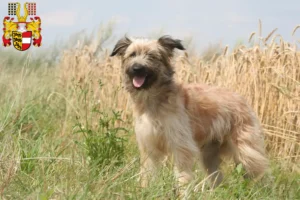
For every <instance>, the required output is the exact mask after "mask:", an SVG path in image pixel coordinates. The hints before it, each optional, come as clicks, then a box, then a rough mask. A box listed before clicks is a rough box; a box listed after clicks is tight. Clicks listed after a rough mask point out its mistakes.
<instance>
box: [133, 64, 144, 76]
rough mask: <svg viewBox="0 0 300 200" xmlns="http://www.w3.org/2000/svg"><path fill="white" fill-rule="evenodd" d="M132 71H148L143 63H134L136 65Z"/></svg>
mask: <svg viewBox="0 0 300 200" xmlns="http://www.w3.org/2000/svg"><path fill="white" fill-rule="evenodd" d="M132 71H133V72H134V73H138V74H140V73H145V72H146V67H145V66H143V65H140V64H134V65H133V66H132Z"/></svg>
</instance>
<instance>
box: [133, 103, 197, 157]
mask: <svg viewBox="0 0 300 200" xmlns="http://www.w3.org/2000/svg"><path fill="white" fill-rule="evenodd" d="M135 132H136V138H137V141H138V142H139V143H142V144H143V146H144V147H147V148H148V149H150V150H152V149H154V148H157V144H160V145H161V146H162V143H164V144H163V146H164V147H165V150H166V151H167V152H170V151H171V152H173V151H174V149H175V148H179V149H190V150H191V149H192V151H193V152H198V148H197V146H196V144H195V141H194V139H193V133H192V129H191V125H190V122H189V118H188V115H187V114H186V112H185V110H184V109H179V111H178V112H177V113H170V114H167V115H162V116H161V117H157V118H152V117H151V116H149V115H148V114H147V113H144V114H143V115H140V116H139V117H137V118H136V124H135Z"/></svg>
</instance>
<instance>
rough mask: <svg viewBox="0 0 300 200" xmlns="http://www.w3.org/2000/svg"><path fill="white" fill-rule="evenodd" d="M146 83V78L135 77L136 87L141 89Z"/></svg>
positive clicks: (134, 83) (133, 81)
mask: <svg viewBox="0 0 300 200" xmlns="http://www.w3.org/2000/svg"><path fill="white" fill-rule="evenodd" d="M144 82H145V77H144V76H135V77H133V80H132V83H133V85H134V87H136V88H139V87H141V86H142V85H143V84H144Z"/></svg>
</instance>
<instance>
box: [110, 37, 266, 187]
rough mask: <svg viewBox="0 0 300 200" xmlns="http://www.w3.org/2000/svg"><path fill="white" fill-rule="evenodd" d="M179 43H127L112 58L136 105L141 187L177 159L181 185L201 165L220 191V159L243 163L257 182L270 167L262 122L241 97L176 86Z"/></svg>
mask: <svg viewBox="0 0 300 200" xmlns="http://www.w3.org/2000/svg"><path fill="white" fill-rule="evenodd" d="M175 48H177V49H180V50H184V47H183V46H182V44H181V41H180V40H175V39H172V38H171V37H169V36H163V37H161V38H159V39H158V40H147V39H129V38H127V37H124V38H122V39H120V40H119V41H118V43H117V44H116V45H115V47H114V50H113V52H112V54H111V56H115V55H119V56H121V58H122V69H123V70H124V76H125V77H124V78H125V86H126V90H127V91H128V92H129V93H130V95H131V98H132V100H133V102H134V113H135V118H136V123H135V132H136V138H137V142H138V146H139V150H140V154H141V181H142V182H141V184H142V186H144V187H145V186H147V184H148V181H149V177H151V176H152V175H151V172H153V170H154V169H156V168H157V167H158V166H159V164H160V163H161V162H162V161H163V160H164V158H165V157H166V156H170V155H172V156H173V158H174V163H175V172H176V175H177V177H178V180H179V182H180V183H187V182H189V181H190V180H191V179H192V178H193V172H192V168H193V164H194V161H195V160H198V159H200V160H201V161H202V164H203V166H204V168H205V170H206V172H207V173H208V174H209V175H211V181H212V182H213V183H215V185H218V184H219V183H220V182H221V181H222V174H221V172H219V164H220V156H221V155H223V154H225V153H226V154H228V153H229V154H230V155H232V156H233V158H234V161H235V162H236V163H242V165H243V166H244V168H245V169H246V171H247V175H248V176H251V177H256V176H258V175H261V174H263V172H264V171H265V170H266V169H267V167H268V160H267V158H266V156H265V151H264V141H263V134H262V130H261V127H260V124H259V121H258V119H257V117H256V115H255V114H254V112H253V111H252V109H251V108H250V106H249V105H248V104H247V103H246V101H245V99H243V98H242V97H241V96H239V95H238V94H235V93H232V92H229V91H227V90H225V89H220V88H214V87H209V86H205V85H200V84H178V83H175V81H174V78H173V74H174V69H173V67H172V66H171V62H170V61H171V58H172V56H173V51H174V49H175Z"/></svg>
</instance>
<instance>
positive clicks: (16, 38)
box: [12, 31, 32, 51]
mask: <svg viewBox="0 0 300 200" xmlns="http://www.w3.org/2000/svg"><path fill="white" fill-rule="evenodd" d="M12 39H13V44H14V47H15V48H16V49H17V50H19V51H25V50H27V49H29V47H30V46H31V41H32V32H31V31H26V32H23V33H22V32H19V31H13V32H12Z"/></svg>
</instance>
